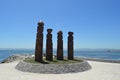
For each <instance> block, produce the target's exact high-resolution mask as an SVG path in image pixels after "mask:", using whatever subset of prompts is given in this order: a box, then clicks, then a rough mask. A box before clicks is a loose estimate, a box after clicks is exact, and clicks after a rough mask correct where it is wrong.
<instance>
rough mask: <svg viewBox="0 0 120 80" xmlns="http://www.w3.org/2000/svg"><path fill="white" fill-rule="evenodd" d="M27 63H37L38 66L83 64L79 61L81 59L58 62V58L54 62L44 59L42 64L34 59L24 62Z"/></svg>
mask: <svg viewBox="0 0 120 80" xmlns="http://www.w3.org/2000/svg"><path fill="white" fill-rule="evenodd" d="M24 61H25V62H28V63H37V64H40V63H41V64H71V63H78V62H82V61H83V60H79V59H74V60H67V59H64V60H57V59H56V58H54V59H53V61H47V60H46V59H45V58H44V59H43V61H41V62H36V61H35V59H34V58H30V59H26V60H24Z"/></svg>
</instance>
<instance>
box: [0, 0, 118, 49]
mask: <svg viewBox="0 0 120 80" xmlns="http://www.w3.org/2000/svg"><path fill="white" fill-rule="evenodd" d="M39 20H43V21H44V23H45V26H44V48H45V43H46V32H47V31H46V29H47V28H52V29H53V32H52V34H53V47H54V48H56V45H57V32H58V31H59V30H62V31H63V37H64V38H63V40H64V48H66V47H67V36H68V34H67V33H68V31H73V32H74V46H75V48H76V49H79V48H92V49H96V48H112V49H120V0H1V1H0V48H34V47H35V39H36V29H37V22H38V21H39Z"/></svg>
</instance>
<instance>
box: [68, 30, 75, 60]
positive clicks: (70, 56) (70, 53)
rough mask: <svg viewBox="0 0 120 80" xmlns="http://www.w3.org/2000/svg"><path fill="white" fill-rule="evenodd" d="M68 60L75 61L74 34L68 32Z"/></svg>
mask: <svg viewBox="0 0 120 80" xmlns="http://www.w3.org/2000/svg"><path fill="white" fill-rule="evenodd" d="M68 35H69V36H68V59H69V60H73V59H74V57H73V56H74V54H73V53H74V46H73V45H74V44H73V32H68Z"/></svg>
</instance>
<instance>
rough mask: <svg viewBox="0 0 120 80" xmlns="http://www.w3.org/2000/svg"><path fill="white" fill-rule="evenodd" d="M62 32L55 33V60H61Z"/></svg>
mask: <svg viewBox="0 0 120 80" xmlns="http://www.w3.org/2000/svg"><path fill="white" fill-rule="evenodd" d="M62 34H63V33H62V31H59V32H58V33H57V35H58V36H57V60H63V36H62Z"/></svg>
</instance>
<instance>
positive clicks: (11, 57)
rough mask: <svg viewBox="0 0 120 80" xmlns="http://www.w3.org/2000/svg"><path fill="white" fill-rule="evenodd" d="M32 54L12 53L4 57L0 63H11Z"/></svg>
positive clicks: (29, 56)
mask: <svg viewBox="0 0 120 80" xmlns="http://www.w3.org/2000/svg"><path fill="white" fill-rule="evenodd" d="M31 57H32V55H30V54H13V55H11V56H9V57H8V58H6V59H4V60H3V61H2V62H0V63H11V62H14V61H22V60H25V59H28V58H31Z"/></svg>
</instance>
